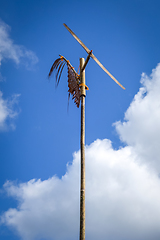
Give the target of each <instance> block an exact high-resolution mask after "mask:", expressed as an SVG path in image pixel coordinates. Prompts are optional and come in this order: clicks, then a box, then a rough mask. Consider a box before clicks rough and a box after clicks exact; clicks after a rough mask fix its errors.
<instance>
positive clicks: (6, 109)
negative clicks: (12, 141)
mask: <svg viewBox="0 0 160 240" xmlns="http://www.w3.org/2000/svg"><path fill="white" fill-rule="evenodd" d="M19 96H20V94H14V95H13V96H12V97H11V99H6V100H5V99H4V98H3V94H2V92H1V91H0V131H7V130H8V129H10V128H11V129H15V125H14V119H15V118H16V117H17V115H18V113H19V111H18V110H16V109H15V105H17V103H18V98H19Z"/></svg>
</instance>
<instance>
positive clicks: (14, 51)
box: [0, 20, 38, 68]
mask: <svg viewBox="0 0 160 240" xmlns="http://www.w3.org/2000/svg"><path fill="white" fill-rule="evenodd" d="M9 32H10V27H9V26H8V25H7V24H6V23H4V22H3V21H2V20H0V65H1V63H2V61H3V60H5V59H11V60H13V61H14V62H15V63H16V64H17V65H18V64H20V63H22V64H24V65H25V66H26V67H27V68H30V67H31V66H33V65H34V64H36V63H37V62H38V57H37V56H36V54H35V53H34V52H32V51H31V50H27V49H26V48H25V47H24V46H21V45H17V44H15V43H14V41H13V40H12V39H11V38H10V36H9Z"/></svg>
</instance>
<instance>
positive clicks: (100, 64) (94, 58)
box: [91, 53, 125, 90]
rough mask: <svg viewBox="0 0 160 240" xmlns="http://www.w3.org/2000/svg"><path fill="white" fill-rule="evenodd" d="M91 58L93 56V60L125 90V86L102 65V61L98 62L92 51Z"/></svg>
mask: <svg viewBox="0 0 160 240" xmlns="http://www.w3.org/2000/svg"><path fill="white" fill-rule="evenodd" d="M91 58H93V60H94V61H95V62H96V63H97V64H98V65H99V66H100V67H101V68H102V69H103V70H104V71H105V72H106V73H107V74H108V75H109V76H110V77H111V78H112V79H113V81H115V82H116V83H117V84H118V85H119V86H120V87H121V88H123V89H124V90H125V87H123V86H122V84H120V83H119V82H118V81H117V79H116V78H115V77H114V76H113V75H112V74H111V73H110V72H109V71H108V70H107V69H106V68H105V67H104V66H103V65H102V63H100V61H99V60H98V59H97V58H96V57H95V56H94V55H93V53H92V54H91Z"/></svg>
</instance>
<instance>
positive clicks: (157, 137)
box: [115, 64, 160, 173]
mask: <svg viewBox="0 0 160 240" xmlns="http://www.w3.org/2000/svg"><path fill="white" fill-rule="evenodd" d="M141 83H142V87H141V88H140V89H139V92H138V93H137V94H136V95H135V97H134V100H133V101H132V103H131V104H130V106H129V108H128V110H127V111H126V113H125V121H124V122H123V123H121V122H117V123H116V124H115V125H116V129H117V132H118V133H119V135H120V139H121V140H122V141H123V142H125V143H126V144H127V145H129V146H132V147H134V150H135V151H136V152H137V154H138V155H139V156H140V161H141V162H145V163H146V162H147V163H148V164H149V166H150V167H152V168H154V170H155V171H158V172H159V173H160V161H159V156H160V146H159V143H160V64H158V66H157V67H156V69H154V70H153V71H152V74H151V75H150V76H147V75H146V74H144V73H143V74H142V78H141Z"/></svg>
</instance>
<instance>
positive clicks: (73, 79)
mask: <svg viewBox="0 0 160 240" xmlns="http://www.w3.org/2000/svg"><path fill="white" fill-rule="evenodd" d="M67 68H68V88H69V89H68V92H69V97H70V94H71V95H72V99H74V102H75V104H76V105H77V107H78V108H79V104H80V96H81V93H80V88H79V75H78V74H77V75H76V74H75V72H74V71H73V69H72V68H71V67H70V66H69V64H67Z"/></svg>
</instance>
